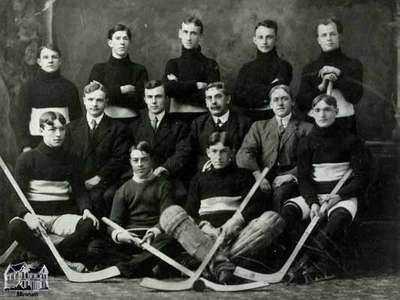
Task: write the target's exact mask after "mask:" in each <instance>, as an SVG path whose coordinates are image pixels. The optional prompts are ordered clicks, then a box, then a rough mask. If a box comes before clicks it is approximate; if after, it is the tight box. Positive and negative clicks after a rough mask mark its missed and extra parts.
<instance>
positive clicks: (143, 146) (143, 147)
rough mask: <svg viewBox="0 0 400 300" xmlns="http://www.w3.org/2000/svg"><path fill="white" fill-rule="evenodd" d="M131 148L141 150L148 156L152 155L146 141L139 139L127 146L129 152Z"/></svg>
mask: <svg viewBox="0 0 400 300" xmlns="http://www.w3.org/2000/svg"><path fill="white" fill-rule="evenodd" d="M133 150H139V151H141V152H144V153H147V154H148V155H149V156H150V157H152V156H153V151H152V149H151V147H150V144H149V143H148V142H146V141H140V142H138V143H137V144H134V145H132V146H131V147H130V148H129V154H131V153H132V151H133Z"/></svg>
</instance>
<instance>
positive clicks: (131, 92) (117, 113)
mask: <svg viewBox="0 0 400 300" xmlns="http://www.w3.org/2000/svg"><path fill="white" fill-rule="evenodd" d="M131 39H132V33H131V31H130V29H129V28H128V27H126V26H125V25H123V24H117V25H115V26H114V27H112V28H111V29H110V30H109V31H108V42H107V43H108V46H109V47H110V48H111V56H110V59H109V60H108V61H107V62H104V63H98V64H95V65H94V67H93V68H92V71H91V72H90V76H89V82H91V81H93V80H96V81H98V82H100V83H102V84H104V85H105V87H106V88H107V90H108V97H109V106H108V108H107V109H106V114H107V115H108V116H110V117H112V118H118V119H122V120H124V121H125V122H130V121H132V119H133V118H134V117H136V115H137V111H138V110H139V109H141V108H143V107H144V103H143V86H144V83H145V82H146V81H147V80H148V75H147V70H146V68H145V67H144V66H142V65H140V64H137V63H134V62H132V61H131V60H130V58H129V54H128V50H129V44H130V42H131Z"/></svg>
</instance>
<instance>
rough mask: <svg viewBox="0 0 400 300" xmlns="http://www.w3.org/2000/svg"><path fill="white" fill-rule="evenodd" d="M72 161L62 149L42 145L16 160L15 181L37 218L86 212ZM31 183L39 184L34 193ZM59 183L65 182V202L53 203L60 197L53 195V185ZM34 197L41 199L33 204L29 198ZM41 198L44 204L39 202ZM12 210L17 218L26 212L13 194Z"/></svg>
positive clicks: (81, 182)
mask: <svg viewBox="0 0 400 300" xmlns="http://www.w3.org/2000/svg"><path fill="white" fill-rule="evenodd" d="M74 162H76V160H74V159H73V158H72V157H71V156H69V155H67V154H66V152H64V150H63V149H61V148H51V147H48V146H47V145H46V144H44V143H43V142H41V143H40V144H39V145H38V146H37V147H36V148H34V149H32V150H31V151H28V152H24V153H22V154H21V155H20V156H19V157H18V159H17V163H16V167H15V179H16V181H17V182H18V184H19V186H20V187H21V189H22V191H23V192H24V194H25V195H26V196H27V198H28V200H29V202H30V204H31V205H32V207H33V209H34V211H35V212H36V213H37V214H38V215H63V214H71V213H72V214H76V213H79V212H83V210H84V209H86V208H88V209H90V204H89V198H88V197H87V194H86V190H85V187H84V186H83V181H82V180H81V179H80V177H79V174H77V173H76V166H75V165H74ZM35 181H40V183H41V184H40V185H41V187H39V188H38V187H37V186H36V190H35V189H33V188H32V183H33V182H35ZM59 182H65V183H66V184H67V186H70V187H71V189H72V193H71V190H69V195H68V196H69V197H68V198H69V200H56V199H57V198H59V197H60V194H58V193H56V192H55V191H56V190H57V189H56V187H55V186H56V185H57V184H58V183H59ZM49 191H50V192H49ZM53 192H54V193H53ZM35 195H36V198H38V197H39V198H41V199H40V200H41V201H33V200H32V197H34V196H35ZM44 197H46V198H47V199H48V201H43V198H44ZM12 207H13V210H14V213H15V214H16V215H17V216H20V217H23V216H24V215H25V214H26V213H27V212H28V210H27V209H26V208H25V206H24V205H23V204H22V202H21V200H20V199H19V198H18V197H17V196H16V195H14V196H13V199H12Z"/></svg>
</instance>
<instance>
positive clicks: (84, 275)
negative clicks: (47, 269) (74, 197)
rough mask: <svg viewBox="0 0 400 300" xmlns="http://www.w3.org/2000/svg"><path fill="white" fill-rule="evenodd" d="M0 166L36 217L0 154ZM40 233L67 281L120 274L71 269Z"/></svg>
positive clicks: (84, 280)
mask: <svg viewBox="0 0 400 300" xmlns="http://www.w3.org/2000/svg"><path fill="white" fill-rule="evenodd" d="M0 167H1V169H2V170H3V172H4V174H5V175H6V177H7V179H8V180H9V181H10V183H11V185H12V186H13V188H14V190H15V192H16V193H17V195H18V197H19V198H20V200H21V201H22V203H23V204H24V205H25V207H26V208H27V209H28V211H29V212H30V213H31V214H32V215H34V216H36V217H37V215H36V213H35V211H34V210H33V208H32V206H31V204H30V203H29V201H28V199H26V197H25V195H24V193H23V192H22V190H21V188H20V187H19V185H18V183H17V182H16V181H15V179H14V177H13V175H12V174H11V172H10V170H9V169H8V167H7V165H6V164H5V162H4V161H3V158H2V157H1V156H0ZM40 234H41V235H42V237H43V239H44V241H45V242H46V244H47V246H48V247H49V248H50V251H51V253H52V254H53V256H54V258H55V259H56V261H57V263H58V265H59V266H60V268H61V270H62V271H63V272H64V274H65V276H66V277H67V278H68V280H69V281H72V282H92V281H99V280H103V279H107V278H110V277H114V276H118V275H120V272H119V270H118V269H117V267H110V268H107V269H104V270H101V271H98V272H92V273H79V272H76V271H74V270H72V269H71V268H70V267H68V265H67V264H66V262H65V261H64V260H63V258H62V257H61V255H60V253H59V252H58V250H57V249H56V247H55V246H54V244H53V242H52V241H51V240H50V238H49V236H48V235H47V233H46V232H45V231H44V230H40Z"/></svg>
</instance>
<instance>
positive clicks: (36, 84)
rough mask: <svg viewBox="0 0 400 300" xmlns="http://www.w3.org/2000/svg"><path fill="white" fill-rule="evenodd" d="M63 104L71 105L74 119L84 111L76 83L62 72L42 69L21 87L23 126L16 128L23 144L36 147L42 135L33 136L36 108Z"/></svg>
mask: <svg viewBox="0 0 400 300" xmlns="http://www.w3.org/2000/svg"><path fill="white" fill-rule="evenodd" d="M47 107H60V108H68V110H69V118H70V120H75V119H78V118H79V117H80V116H81V115H82V110H81V106H80V102H79V94H78V90H77V88H76V87H75V85H74V84H73V83H72V82H71V81H69V80H67V79H65V78H64V77H63V76H61V75H60V72H53V73H47V72H44V71H43V70H42V69H39V70H38V72H37V74H36V76H35V77H34V78H33V79H32V80H29V81H27V82H26V83H25V84H24V85H23V86H22V88H21V93H20V95H19V100H18V103H17V109H16V111H17V115H16V118H15V119H16V120H18V124H19V126H17V128H15V134H16V137H17V142H18V145H19V147H20V148H23V147H26V146H30V147H35V146H37V145H38V144H39V142H40V141H41V139H42V138H41V136H32V135H31V134H30V131H29V121H30V119H31V112H32V108H47Z"/></svg>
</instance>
